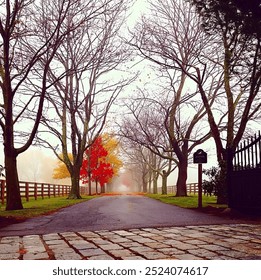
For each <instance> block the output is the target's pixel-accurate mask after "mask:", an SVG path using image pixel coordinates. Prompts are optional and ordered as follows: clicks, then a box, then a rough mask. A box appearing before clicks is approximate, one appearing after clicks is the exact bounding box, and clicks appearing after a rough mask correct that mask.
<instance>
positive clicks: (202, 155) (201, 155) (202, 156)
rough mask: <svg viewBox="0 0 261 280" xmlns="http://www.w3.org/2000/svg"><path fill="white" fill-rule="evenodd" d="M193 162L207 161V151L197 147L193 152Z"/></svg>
mask: <svg viewBox="0 0 261 280" xmlns="http://www.w3.org/2000/svg"><path fill="white" fill-rule="evenodd" d="M193 163H207V153H206V152H204V151H203V150H202V149H198V150H197V151H196V152H195V153H194V154H193Z"/></svg>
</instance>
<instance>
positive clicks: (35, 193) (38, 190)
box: [0, 180, 71, 204]
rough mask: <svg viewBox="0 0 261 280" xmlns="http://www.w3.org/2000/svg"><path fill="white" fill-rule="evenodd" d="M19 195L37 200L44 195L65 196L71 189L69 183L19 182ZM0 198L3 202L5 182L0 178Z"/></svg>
mask: <svg viewBox="0 0 261 280" xmlns="http://www.w3.org/2000/svg"><path fill="white" fill-rule="evenodd" d="M19 186H20V193H21V197H22V198H25V199H26V201H29V200H30V199H31V198H33V199H35V200H37V199H38V198H42V199H44V198H45V197H48V198H50V197H56V196H66V195H68V194H69V192H70V190H71V186H69V185H56V184H48V183H35V182H19ZM0 195H1V197H0V199H1V203H2V204H4V203H5V200H6V183H5V180H0Z"/></svg>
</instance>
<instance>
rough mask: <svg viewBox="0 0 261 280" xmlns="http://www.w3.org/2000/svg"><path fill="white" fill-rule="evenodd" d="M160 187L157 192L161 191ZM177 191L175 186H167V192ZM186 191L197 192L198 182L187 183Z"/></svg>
mask: <svg viewBox="0 0 261 280" xmlns="http://www.w3.org/2000/svg"><path fill="white" fill-rule="evenodd" d="M161 190H162V188H158V191H159V193H160V192H161ZM176 192H177V186H176V185H174V186H168V187H167V193H169V194H170V193H176ZM187 193H193V194H197V193H198V183H190V184H187Z"/></svg>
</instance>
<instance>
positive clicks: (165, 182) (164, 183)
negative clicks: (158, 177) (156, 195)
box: [162, 170, 168, 194]
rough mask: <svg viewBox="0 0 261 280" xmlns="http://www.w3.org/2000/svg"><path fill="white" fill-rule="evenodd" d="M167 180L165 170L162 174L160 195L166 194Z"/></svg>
mask: <svg viewBox="0 0 261 280" xmlns="http://www.w3.org/2000/svg"><path fill="white" fill-rule="evenodd" d="M167 179H168V173H167V172H165V170H163V174H162V194H168V189H167Z"/></svg>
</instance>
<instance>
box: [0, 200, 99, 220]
mask: <svg viewBox="0 0 261 280" xmlns="http://www.w3.org/2000/svg"><path fill="white" fill-rule="evenodd" d="M95 197H96V196H83V198H82V199H67V197H52V198H45V199H37V200H30V201H28V202H27V201H23V206H24V209H22V210H14V211H5V207H4V206H1V207H0V217H4V218H15V219H26V218H32V217H37V216H41V215H45V214H49V213H52V212H55V211H57V210H59V209H61V208H64V207H68V206H71V205H74V204H77V203H81V202H84V201H88V200H90V199H92V198H95Z"/></svg>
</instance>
